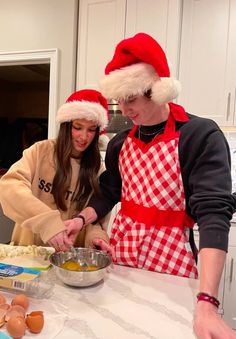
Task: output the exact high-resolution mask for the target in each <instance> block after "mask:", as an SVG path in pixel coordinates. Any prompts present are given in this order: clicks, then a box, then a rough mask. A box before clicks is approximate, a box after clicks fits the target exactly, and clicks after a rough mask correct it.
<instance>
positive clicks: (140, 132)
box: [138, 125, 164, 138]
mask: <svg viewBox="0 0 236 339" xmlns="http://www.w3.org/2000/svg"><path fill="white" fill-rule="evenodd" d="M163 130H164V127H162V128H159V129H158V130H157V131H155V132H152V133H144V132H142V131H141V126H140V125H139V126H138V132H139V138H140V135H141V134H142V135H144V136H146V137H151V136H154V135H157V134H161V132H163Z"/></svg>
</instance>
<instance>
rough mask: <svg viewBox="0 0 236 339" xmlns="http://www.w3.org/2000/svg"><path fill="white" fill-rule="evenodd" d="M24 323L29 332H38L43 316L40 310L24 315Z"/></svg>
mask: <svg viewBox="0 0 236 339" xmlns="http://www.w3.org/2000/svg"><path fill="white" fill-rule="evenodd" d="M25 322H26V325H27V326H28V328H29V330H30V332H33V333H39V332H41V331H42V328H43V325H44V316H43V312H42V311H33V312H31V313H30V314H27V316H26V320H25Z"/></svg>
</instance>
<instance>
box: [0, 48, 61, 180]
mask: <svg viewBox="0 0 236 339" xmlns="http://www.w3.org/2000/svg"><path fill="white" fill-rule="evenodd" d="M57 69H58V51H57V49H54V50H43V51H29V52H12V53H0V102H1V105H0V136H1V137H0V170H1V172H3V171H4V170H7V169H8V168H9V167H10V166H11V164H12V163H14V162H15V161H17V160H18V159H19V158H20V157H21V155H22V151H23V149H24V148H26V147H29V146H30V145H31V144H33V143H34V142H35V141H38V140H42V139H47V138H55V137H56V133H57V126H56V122H55V114H56V109H57V78H58V75H57V74H58V72H57ZM1 174H3V173H1Z"/></svg>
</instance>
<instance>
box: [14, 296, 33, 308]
mask: <svg viewBox="0 0 236 339" xmlns="http://www.w3.org/2000/svg"><path fill="white" fill-rule="evenodd" d="M11 304H12V305H20V306H22V307H24V309H25V310H27V308H28V307H29V298H28V297H27V296H26V295H25V294H18V295H17V296H15V297H14V298H13V299H12V302H11Z"/></svg>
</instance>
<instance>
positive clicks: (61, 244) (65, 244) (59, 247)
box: [48, 231, 72, 252]
mask: <svg viewBox="0 0 236 339" xmlns="http://www.w3.org/2000/svg"><path fill="white" fill-rule="evenodd" d="M48 244H49V246H51V247H54V248H55V250H56V251H63V252H65V251H67V250H68V249H69V247H70V246H71V245H72V242H71V240H70V239H69V237H68V235H67V232H66V231H62V232H60V233H57V234H56V235H55V236H53V237H52V238H51V239H49V240H48Z"/></svg>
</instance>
